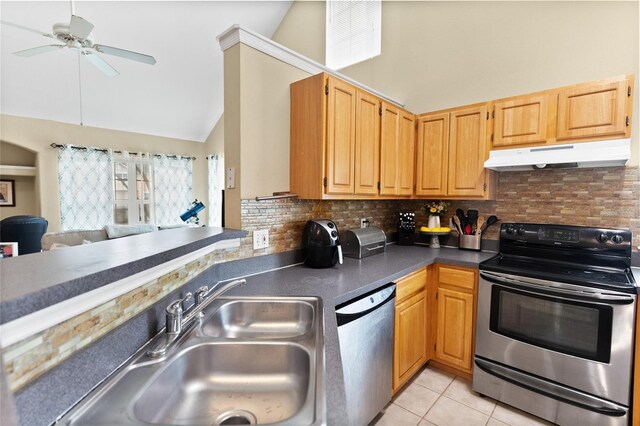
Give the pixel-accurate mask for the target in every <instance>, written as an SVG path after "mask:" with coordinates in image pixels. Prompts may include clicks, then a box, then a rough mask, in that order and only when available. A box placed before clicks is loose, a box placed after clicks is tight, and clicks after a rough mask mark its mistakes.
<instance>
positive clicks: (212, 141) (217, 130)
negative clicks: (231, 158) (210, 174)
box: [204, 114, 224, 155]
mask: <svg viewBox="0 0 640 426" xmlns="http://www.w3.org/2000/svg"><path fill="white" fill-rule="evenodd" d="M204 145H205V152H206V154H207V155H209V154H224V114H222V116H221V117H220V119H219V120H218V122H217V123H216V125H215V126H213V129H212V130H211V133H209V137H207V139H206V140H205V141H204Z"/></svg>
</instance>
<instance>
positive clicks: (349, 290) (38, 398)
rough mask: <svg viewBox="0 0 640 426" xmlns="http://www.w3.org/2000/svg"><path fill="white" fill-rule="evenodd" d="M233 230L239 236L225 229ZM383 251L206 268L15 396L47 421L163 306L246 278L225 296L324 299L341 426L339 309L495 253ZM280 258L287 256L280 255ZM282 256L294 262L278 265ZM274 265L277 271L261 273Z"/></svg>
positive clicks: (37, 419)
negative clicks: (424, 273)
mask: <svg viewBox="0 0 640 426" xmlns="http://www.w3.org/2000/svg"><path fill="white" fill-rule="evenodd" d="M162 232H165V231H162ZM228 235H234V236H236V235H237V234H233V233H229V234H225V236H228ZM228 238H231V237H228ZM220 239H222V237H220ZM97 244H100V243H96V245H97ZM386 250H387V251H386V252H385V253H383V254H377V255H375V256H372V257H369V258H367V259H363V260H357V259H351V258H345V259H344V264H343V265H336V266H335V267H333V268H326V269H312V268H308V267H306V266H304V265H302V264H295V265H293V266H282V265H285V264H287V265H290V263H289V262H290V261H294V262H295V261H299V259H300V258H299V257H297V256H293V255H292V253H283V254H280V255H267V256H258V257H253V258H249V259H243V260H239V261H233V262H227V263H221V264H218V265H216V266H214V267H212V268H209V269H208V270H207V271H205V272H203V273H202V274H200V275H199V276H197V277H196V278H194V279H193V280H192V281H191V282H189V283H187V284H186V285H185V286H184V287H182V288H181V289H178V290H176V291H175V292H174V293H172V294H170V295H167V296H166V297H165V298H164V299H163V300H161V301H160V302H158V303H157V304H156V305H154V306H153V307H152V308H151V309H150V310H148V311H146V312H145V313H144V314H142V315H138V316H136V317H135V318H133V319H132V320H131V321H128V322H127V323H125V324H124V325H123V326H121V327H119V328H117V329H115V330H112V331H111V332H110V333H108V334H107V335H106V336H104V337H103V338H101V339H100V340H98V341H96V343H95V344H93V345H90V346H89V347H87V348H86V349H84V350H82V351H80V352H79V353H77V354H75V355H74V356H73V357H71V358H70V359H68V360H66V361H65V362H63V363H62V364H61V365H59V366H58V367H56V368H55V369H52V370H50V371H49V372H47V373H45V374H44V375H43V376H41V377H40V378H39V379H38V380H36V381H35V382H33V383H31V384H30V385H29V386H27V387H26V388H24V389H23V390H21V391H20V392H19V393H18V394H17V395H16V404H17V405H18V414H19V416H20V418H21V422H22V423H24V424H50V423H51V422H52V421H54V420H55V419H56V417H57V416H59V415H60V414H62V413H64V412H65V411H66V410H67V409H68V408H69V407H71V406H73V405H74V404H75V403H76V402H77V401H78V400H80V399H82V398H83V396H85V395H86V394H87V392H89V391H90V390H91V389H92V388H93V386H95V385H96V384H98V383H100V382H101V381H102V380H104V378H105V377H106V376H108V375H109V374H110V373H112V372H113V371H114V370H115V369H116V368H118V366H120V365H121V364H122V362H124V361H125V360H126V359H127V358H129V357H130V356H131V355H132V354H134V353H135V352H136V351H137V350H138V349H139V348H140V347H142V346H143V345H144V344H145V343H147V342H148V341H149V339H150V338H151V337H152V336H154V335H155V334H156V333H157V332H158V330H159V329H161V328H162V327H163V325H164V322H163V320H164V307H165V306H166V305H167V303H169V302H170V301H171V300H173V299H175V298H176V297H179V295H181V294H184V293H186V292H187V291H191V292H193V291H195V289H197V288H198V287H200V286H202V285H211V283H212V282H218V281H219V280H225V281H226V280H230V279H234V278H240V277H242V276H246V279H247V285H245V286H242V287H236V288H234V289H232V290H231V291H229V292H228V293H227V294H225V297H226V296H236V295H237V296H240V295H244V296H290V297H295V296H315V297H319V298H320V299H321V303H322V307H323V315H324V330H323V332H324V360H325V383H324V390H325V395H326V405H327V417H326V420H327V424H329V425H342V424H344V422H345V419H346V418H347V417H346V416H347V407H346V402H345V401H346V399H345V392H344V378H343V374H342V361H341V358H340V342H339V341H338V329H337V323H336V316H335V306H336V305H337V304H340V303H342V302H345V301H348V300H350V299H352V298H355V297H357V296H359V295H362V294H364V293H366V292H368V291H371V290H373V289H376V288H378V287H380V286H382V285H385V284H387V283H388V282H391V281H393V280H396V279H398V278H400V277H403V276H405V275H407V274H409V273H411V272H413V271H415V270H417V269H419V268H422V267H425V266H428V265H430V264H433V263H446V264H450V265H458V266H466V267H472V268H477V267H478V264H479V263H480V262H482V261H483V260H486V259H488V258H490V257H492V256H494V255H495V254H496V253H494V252H469V251H463V250H458V249H457V248H440V249H431V248H429V247H425V246H397V245H395V244H391V245H388V246H387V249H386ZM61 251H63V250H61ZM282 255H285V256H284V258H282V259H281V257H282ZM285 259H287V260H288V261H289V262H287V263H284V264H283V263H281V262H282V260H285ZM270 268H279V269H271V270H270V271H268V272H262V271H265V270H268V269H270ZM161 321H162V322H161ZM52 389H56V391H55V398H52V395H53V394H52V392H53V391H52Z"/></svg>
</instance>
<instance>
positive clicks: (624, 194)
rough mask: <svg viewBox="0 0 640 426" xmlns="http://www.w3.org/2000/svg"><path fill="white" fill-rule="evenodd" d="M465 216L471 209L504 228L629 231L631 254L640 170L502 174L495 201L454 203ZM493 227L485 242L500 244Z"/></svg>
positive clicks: (639, 230)
mask: <svg viewBox="0 0 640 426" xmlns="http://www.w3.org/2000/svg"><path fill="white" fill-rule="evenodd" d="M451 207H452V209H453V210H452V211H451V212H452V213H453V212H455V209H456V208H461V209H463V210H464V211H467V209H470V208H474V209H477V210H478V211H479V213H480V214H482V215H484V216H485V217H489V216H490V215H491V214H495V215H496V216H498V218H499V219H500V220H502V221H503V222H530V223H555V224H562V225H579V226H600V227H603V228H622V229H624V228H628V229H630V230H631V231H632V233H633V240H634V242H633V250H634V251H638V246H639V245H640V169H638V168H624V167H611V168H597V169H556V170H553V169H549V170H536V171H531V172H503V173H500V174H499V178H498V194H497V197H496V200H495V201H458V202H452V205H451ZM499 229H500V227H499V226H497V225H494V227H493V228H492V229H490V230H489V231H488V232H487V235H486V237H487V238H490V239H498V231H499Z"/></svg>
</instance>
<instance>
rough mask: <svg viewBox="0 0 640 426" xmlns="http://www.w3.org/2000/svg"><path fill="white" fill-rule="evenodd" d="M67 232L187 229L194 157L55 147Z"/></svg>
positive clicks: (62, 208) (61, 204) (62, 215)
mask: <svg viewBox="0 0 640 426" xmlns="http://www.w3.org/2000/svg"><path fill="white" fill-rule="evenodd" d="M54 146H55V147H56V148H60V151H59V153H58V186H59V189H60V215H61V228H62V230H68V229H99V228H102V227H103V226H104V225H108V224H121V225H125V224H128V225H138V224H155V225H157V226H170V225H176V224H182V220H181V219H180V214H181V213H183V212H184V211H185V209H186V208H187V207H189V205H191V201H192V200H193V198H192V196H193V160H195V158H193V157H183V156H180V155H165V154H149V153H137V154H136V153H128V152H126V151H123V152H121V151H112V150H110V149H100V148H92V147H79V146H71V145H54Z"/></svg>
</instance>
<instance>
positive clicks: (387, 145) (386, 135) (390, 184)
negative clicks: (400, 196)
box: [380, 102, 400, 195]
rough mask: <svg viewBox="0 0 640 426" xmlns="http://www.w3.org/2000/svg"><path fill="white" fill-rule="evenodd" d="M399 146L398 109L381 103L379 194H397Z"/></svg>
mask: <svg viewBox="0 0 640 426" xmlns="http://www.w3.org/2000/svg"><path fill="white" fill-rule="evenodd" d="M399 144H400V109H398V108H396V107H394V106H393V105H391V104H388V103H386V102H382V130H381V141H380V194H381V195H396V194H397V193H398V147H399Z"/></svg>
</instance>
